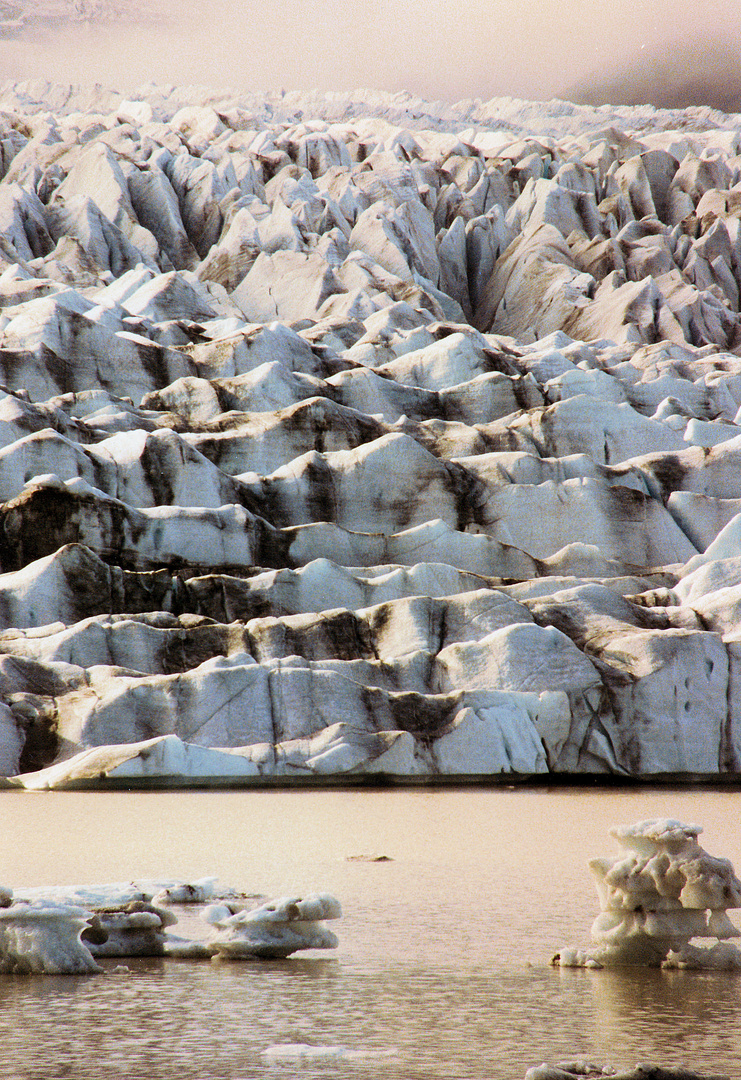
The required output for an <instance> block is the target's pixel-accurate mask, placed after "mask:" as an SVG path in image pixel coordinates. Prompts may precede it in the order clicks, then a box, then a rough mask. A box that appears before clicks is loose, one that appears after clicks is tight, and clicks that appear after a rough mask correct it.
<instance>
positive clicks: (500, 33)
mask: <svg viewBox="0 0 741 1080" xmlns="http://www.w3.org/2000/svg"><path fill="white" fill-rule="evenodd" d="M21 2H22V0H16V3H17V4H19V5H20V4H21ZM25 3H26V7H27V10H29V11H33V10H34V8H33V6H32V5H31V0H25ZM57 6H58V5H57ZM155 6H156V7H161V10H162V12H163V17H162V20H161V23H160V25H159V27H157V28H154V29H153V28H151V27H149V28H146V29H141V30H137V29H136V28H134V27H132V28H127V27H124V26H122V25H120V24H118V25H114V24H108V25H99V26H91V27H85V26H78V27H74V28H73V29H71V30H66V31H63V30H60V29H58V28H56V29H54V30H50V31H47V32H43V33H42V32H34V33H33V34H32V35H30V36H27V37H25V38H24V39H22V40H19V39H15V40H9V39H6V40H2V41H0V79H2V81H6V80H9V79H13V80H17V79H28V78H45V79H49V80H51V81H56V82H65V83H66V82H83V83H92V82H100V83H103V84H104V85H106V86H111V87H114V88H120V89H122V90H124V91H127V90H131V89H133V88H135V87H136V86H138V85H140V84H142V83H144V82H149V81H155V82H175V83H178V84H189V83H204V84H207V85H214V86H217V87H225V86H233V87H234V88H236V89H254V90H257V89H280V88H285V89H299V90H305V89H314V88H317V89H337V90H350V89H355V88H357V87H368V88H373V89H384V90H390V91H398V90H410V91H412V92H415V93H418V94H421V95H422V96H424V97H427V98H443V99H446V100H449V101H452V100H457V99H460V98H464V97H478V98H483V99H487V98H490V97H494V96H497V95H510V96H514V97H529V98H535V99H540V100H543V99H545V100H547V99H549V98H552V97H558V96H563V95H564V93H565V91H566V90H567V89H568V88H571V87H574V86H576V85H579V84H580V83H582V82H583V81H584V80H585V79H586V80H587V81H591V80H594V81H595V82H597V81H599V80H600V79H602V81H605V80H607V79H608V77H609V76H611V75H613V74H614V73H615V72H616V71H617V70H620V69H621V68H623V67H629V66H630V65H631V64H634V63H636V62H637V61H639V60H640V58H641V54H642V53H643V55H644V56H646V57H649V58H650V57H651V56H661V57H662V58H664V59H665V57H666V54H667V52H671V51H672V49H674V48H675V47H676V46H677V45H680V46H681V45H684V46H686V47H687V48H686V49H685V52H684V55H683V57H682V58H681V64H682V65H683V68H682V71H681V72H680V73H679V74H680V75H682V74H684V69H686V66H687V63H688V59H687V57H688V55H689V54H688V52H687V49H690V50H691V48H692V46H693V44H694V43H698V44H699V45H700V46H702V44H703V43H704V42H706V41H717V42H718V43H719V46H720V45H721V44H722V45H723V46H724V47H731V48H732V49H734V50H735V51H736V52H738V50H739V46H740V44H741V12H740V11H739V10H738V7H737V4H735V3H733V2H732V0H703V10H702V14H701V15H699V16H698V14H697V10H696V7H695V5H693V4H692V3H691V2H690V0H651V2H650V3H648V4H645V5H641V6H640V7H639V6H637V5H635V4H634V3H629V2H628V0H610V2H608V0H560V2H559V3H555V0H517V2H515V0H487V2H486V3H485V2H484V0H473V2H472V3H470V4H469V5H468V6H467V8H465V9H464V8H462V7H461V6H460V5H454V4H453V2H452V0H395V2H393V3H392V2H391V0H359V2H358V3H357V4H356V5H355V7H354V8H353V9H349V8H348V7H347V5H346V4H345V3H343V2H340V0H302V2H301V3H298V2H297V0H294V2H293V3H291V2H290V0H281V3H277V2H276V0H262V2H261V3H260V4H259V5H250V6H247V7H245V6H242V5H239V4H237V3H235V2H234V0H214V2H207V0H180V2H179V3H177V4H175V3H174V0H161V2H160V0H149V3H148V5H147V7H148V8H150V9H151V8H152V7H155ZM37 10H38V9H37Z"/></svg>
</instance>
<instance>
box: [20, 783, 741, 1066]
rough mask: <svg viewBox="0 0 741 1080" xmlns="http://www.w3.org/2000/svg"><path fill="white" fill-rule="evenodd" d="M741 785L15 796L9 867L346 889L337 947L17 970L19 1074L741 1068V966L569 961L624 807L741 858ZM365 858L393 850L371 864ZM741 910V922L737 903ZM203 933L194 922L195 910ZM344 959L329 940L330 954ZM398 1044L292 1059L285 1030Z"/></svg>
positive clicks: (302, 1036)
mask: <svg viewBox="0 0 741 1080" xmlns="http://www.w3.org/2000/svg"><path fill="white" fill-rule="evenodd" d="M740 799H741V794H736V793H733V792H725V793H717V792H709V791H704V792H699V793H698V792H670V791H663V790H662V791H658V792H646V791H642V792H635V791H632V792H623V793H613V792H589V791H571V790H566V791H564V790H559V791H551V792H548V791H537V792H533V791H523V790H514V791H510V790H506V789H496V790H484V789H471V790H469V789H450V790H436V791H424V790H405V791H302V792H298V791H291V792H280V791H261V792H257V791H249V792H237V791H233V792H190V793H183V792H171V793H170V792H167V793H151V794H145V793H142V794H126V793H96V794H92V793H86V794H75V793H52V794H37V795H32V794H25V793H16V792H2V793H0V814H1V815H2V822H3V828H2V849H1V851H2V854H1V856H0V884H4V885H8V886H10V887H14V888H17V887H19V886H22V885H41V884H67V883H99V882H104V881H126V880H128V879H130V878H132V877H161V878H170V877H185V878H188V877H203V876H206V875H207V874H217V875H218V876H219V879H220V881H221V882H222V883H223V884H229V885H232V886H234V887H236V888H240V889H245V890H248V891H255V892H261V893H267V894H271V895H279V894H285V893H287V892H294V891H295V892H305V891H310V890H322V891H328V892H333V893H335V894H336V895H337V896H338V897H339V899H340V900H341V901H342V904H343V909H344V913H345V914H344V917H343V919H342V920H341V921H340V922H339V923H336V924H335V929H336V930H337V932H338V934H339V938H340V947H339V949H338V950H337V951H336V953H327V954H320V953H317V954H311V958H310V959H301V958H300V957H297V958H293V959H290V960H288V961H284V962H280V963H275V962H273V963H269V962H257V963H242V964H236V963H235V964H212V963H208V962H206V963H203V962H201V963H196V962H185V961H177V962H176V961H160V960H157V959H153V960H141V961H126V963H127V965H128V966H129V968H130V971H131V973H130V974H129V975H114V974H113V973H112V968H113V966H114V965H113V964H112V963H111V964H110V965H109V971H108V973H107V974H105V975H103V976H97V977H92V978H86V979H78V978H70V977H50V976H46V977H41V978H33V979H32V978H21V977H0V1077H19V1078H21V1077H22V1078H31V1077H33V1078H34V1080H41V1078H44V1080H49V1078H54V1077H74V1078H82V1077H85V1078H87V1077H91V1078H92V1077H95V1078H101V1080H105V1078H114V1077H115V1078H123V1077H130V1078H132V1080H137V1078H140V1077H141V1078H145V1077H146V1078H155V1080H158V1078H163V1080H164V1078H178V1080H179V1078H183V1080H191V1078H193V1080H196V1078H198V1080H211V1078H220V1080H223V1078H227V1077H228V1078H238V1077H239V1078H241V1077H258V1076H259V1077H262V1076H265V1077H273V1076H274V1077H277V1078H283V1080H286V1078H288V1077H291V1078H293V1077H294V1076H300V1077H306V1078H307V1080H308V1078H311V1077H317V1076H322V1077H323V1076H329V1077H331V1076H334V1077H339V1076H342V1077H343V1078H344V1077H345V1076H356V1075H357V1076H359V1077H361V1076H362V1077H370V1076H372V1077H374V1078H378V1080H383V1078H386V1077H388V1078H392V1077H393V1078H401V1077H404V1078H407V1080H417V1078H419V1080H422V1078H423V1077H424V1078H425V1080H428V1078H433V1080H443V1078H444V1080H452V1078H457V1077H466V1078H468V1077H470V1078H477V1080H478V1078H481V1080H484V1078H487V1080H489V1078H501V1080H516V1078H520V1077H522V1076H523V1075H524V1073H525V1070H526V1069H527V1068H528V1067H529V1066H530V1065H533V1064H538V1063H540V1062H541V1061H544V1060H545V1061H551V1062H553V1061H557V1060H559V1059H563V1058H566V1057H569V1058H572V1057H574V1056H582V1057H584V1056H586V1057H589V1058H591V1059H593V1060H596V1061H598V1062H600V1063H602V1064H606V1063H611V1064H614V1065H624V1066H627V1065H634V1064H635V1063H636V1062H639V1061H644V1062H653V1063H662V1064H674V1065H681V1064H684V1065H690V1066H693V1067H695V1068H698V1069H702V1070H704V1071H707V1072H710V1071H716V1072H726V1073H728V1074H730V1075H731V1076H736V1077H739V1076H741V1040H739V1038H738V1033H739V1031H741V975H732V974H726V973H706V974H698V973H690V972H660V971H637V970H626V971H620V972H616V971H612V972H609V971H596V972H593V971H563V970H558V969H552V968H550V967H549V966H548V960H549V958H550V956H551V954H552V953H553V952H554V951H555V950H556V949H557V948H558V947H559V946H560V945H566V944H570V945H574V944H580V943H585V942H587V941H588V938H589V927H590V925H591V922H592V919H593V917H594V914H595V912H596V906H597V905H596V894H595V893H594V890H593V886H592V884H591V880H590V877H589V874H588V871H587V869H586V860H587V859H588V858H590V857H592V856H594V855H598V854H611V853H612V852H614V851H615V850H616V848H615V843H614V841H612V839H611V838H610V837H609V836H608V835H607V830H608V828H609V827H610V826H611V825H616V824H623V823H628V822H632V821H636V820H640V819H642V818H648V817H659V816H661V817H664V816H670V817H677V818H679V819H680V820H684V821H696V822H698V823H699V824H702V825H704V826H705V833H704V835H703V837H702V841H703V843H704V846H705V847H706V848H707V849H708V850H709V851H710V852H712V853H713V854H716V855H723V856H726V857H728V858H731V859H732V860H733V861H734V864H735V865H736V868H737V869H741V829H740V828H739V823H740V822H741V814H739V806H740V805H741V803H740V802H739V800H740ZM358 855H386V856H388V857H389V859H390V860H391V861H387V862H364V861H359V860H355V859H353V858H352V856H358ZM736 921H737V922H739V921H740V920H738V919H737V920H736ZM184 929H185V930H187V921H186V923H185V924H184ZM325 956H326V957H327V958H325ZM287 1042H291V1043H299V1042H300V1043H309V1044H312V1045H316V1046H336V1045H341V1046H344V1047H347V1048H348V1049H350V1050H364V1051H378V1052H383V1051H389V1050H391V1049H393V1050H394V1051H395V1053H394V1054H393V1056H383V1057H377V1058H375V1059H374V1058H369V1059H368V1060H366V1061H352V1062H349V1061H346V1062H343V1063H341V1064H335V1063H325V1064H316V1063H315V1064H311V1065H307V1064H305V1065H299V1064H291V1065H286V1066H280V1067H278V1066H272V1067H270V1066H268V1064H266V1062H265V1060H264V1059H263V1058H261V1056H260V1054H261V1051H263V1050H265V1049H266V1048H267V1047H269V1046H271V1045H274V1044H276V1043H287Z"/></svg>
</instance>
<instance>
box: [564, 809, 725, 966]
mask: <svg viewBox="0 0 741 1080" xmlns="http://www.w3.org/2000/svg"><path fill="white" fill-rule="evenodd" d="M701 832H702V829H701V828H700V826H699V825H683V824H682V823H681V822H679V821H674V820H672V819H669V818H661V819H657V820H654V821H639V822H637V823H636V824H635V825H630V826H624V827H621V828H616V829H612V830H611V835H612V836H614V837H615V838H616V839H617V841H618V843H619V844H620V846H621V847H622V848H623V853H622V854H621V855H619V856H618V857H617V858H613V859H592V861H591V862H590V864H589V868H590V870H591V871H592V875H593V877H594V879H595V882H596V885H597V893H598V895H599V901H600V909H601V911H600V914H599V915H598V916H597V918H596V919H595V921H594V924H593V926H592V939H593V941H594V942H595V944H594V946H593V947H591V948H584V949H573V948H567V949H561V951H560V952H558V953H556V955H555V956H554V957H553V960H552V963H553V964H555V965H556V966H560V967H591V968H599V967H619V966H621V965H624V964H638V965H643V966H647V967H659V966H660V967H663V968H698V969H699V968H703V969H704V968H722V969H731V970H739V969H741V952H739V950H738V949H737V948H736V947H735V946H734V945H732V944H730V942H729V940H728V939H729V938H735V937H741V932H739V930H738V929H737V928H736V927H735V926H734V925H733V923H732V922H731V920H730V919H729V917H728V915H727V911H728V909H729V908H738V907H741V881H739V880H738V878H737V877H736V875H735V874H734V872H733V867H732V866H731V863H730V862H729V861H728V860H727V859H718V858H715V857H713V856H711V855H708V853H707V852H706V851H704V850H703V849H702V848H701V847H700V845H699V844H698V842H697V837H698V836H699V834H700V833H701ZM694 938H700V939H704V938H710V939H711V940H712V939H715V941H716V943H715V944H714V945H711V946H705V945H696V944H693V943H692V942H693V939H694Z"/></svg>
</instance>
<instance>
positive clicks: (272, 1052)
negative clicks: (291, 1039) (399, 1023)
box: [260, 1043, 397, 1065]
mask: <svg viewBox="0 0 741 1080" xmlns="http://www.w3.org/2000/svg"><path fill="white" fill-rule="evenodd" d="M396 1053H397V1051H396V1050H395V1049H390V1050H349V1049H348V1048H347V1047H345V1046H311V1045H309V1043H276V1044H275V1046H268V1047H266V1048H265V1050H262V1051H261V1053H260V1057H261V1058H262V1059H263V1061H265V1063H266V1064H267V1065H304V1064H307V1065H315V1064H318V1063H321V1062H326V1061H342V1062H348V1061H368V1060H372V1059H374V1058H382V1057H393V1056H394V1055H395V1054H396Z"/></svg>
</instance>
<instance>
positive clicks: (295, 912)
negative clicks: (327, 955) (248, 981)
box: [204, 893, 342, 960]
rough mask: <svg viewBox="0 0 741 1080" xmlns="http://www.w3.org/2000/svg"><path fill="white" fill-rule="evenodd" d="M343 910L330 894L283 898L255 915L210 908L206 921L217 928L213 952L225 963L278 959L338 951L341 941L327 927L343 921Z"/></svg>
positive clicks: (211, 944) (268, 903) (256, 910)
mask: <svg viewBox="0 0 741 1080" xmlns="http://www.w3.org/2000/svg"><path fill="white" fill-rule="evenodd" d="M341 914H342V910H341V907H340V904H339V902H338V901H337V900H336V899H335V897H333V896H330V895H329V894H328V893H311V894H309V895H307V896H304V897H301V896H282V897H279V898H278V899H276V900H269V901H268V902H267V903H265V904H261V905H260V906H259V907H256V908H253V909H252V910H251V911H237V912H236V913H234V914H232V913H231V909H230V908H229V906H228V905H218V906H216V907H213V908H206V910H205V912H204V918H205V920H206V921H207V922H209V923H211V925H213V926H214V927H215V933H214V934H213V936H212V937H211V939H210V941H209V947H210V948H211V951H212V952H213V953H214V954H215V955H217V956H219V957H223V958H225V959H230V960H245V959H276V958H283V957H286V956H290V955H291V953H294V952H298V951H299V950H301V949H336V948H337V945H338V941H337V937H336V935H335V934H333V933H332V931H331V930H328V929H327V927H326V926H324V925H323V921H324V920H325V919H339V918H340V916H341Z"/></svg>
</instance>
